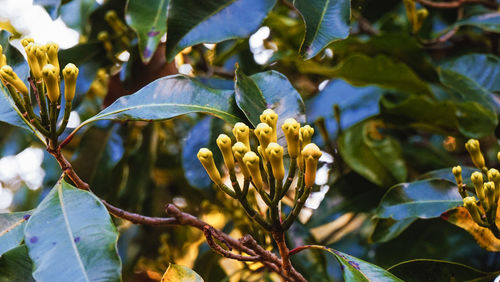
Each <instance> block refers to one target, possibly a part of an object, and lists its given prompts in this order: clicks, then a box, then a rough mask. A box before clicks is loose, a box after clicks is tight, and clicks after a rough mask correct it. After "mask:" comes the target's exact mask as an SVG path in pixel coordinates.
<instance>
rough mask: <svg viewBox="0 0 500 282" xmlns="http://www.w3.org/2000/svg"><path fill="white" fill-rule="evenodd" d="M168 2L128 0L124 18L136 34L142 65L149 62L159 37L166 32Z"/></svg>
mask: <svg viewBox="0 0 500 282" xmlns="http://www.w3.org/2000/svg"><path fill="white" fill-rule="evenodd" d="M168 3H169V0H129V1H128V5H127V8H126V15H125V18H126V20H127V23H128V24H129V25H130V26H131V27H132V28H133V29H134V30H135V31H136V32H137V36H138V37H139V51H140V54H141V59H142V61H143V62H144V63H147V62H149V60H150V59H151V57H152V56H153V54H154V53H155V51H156V47H157V46H158V43H160V39H161V37H162V36H163V35H164V34H165V32H166V31H167V7H168Z"/></svg>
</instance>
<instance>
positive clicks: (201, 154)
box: [197, 148, 222, 186]
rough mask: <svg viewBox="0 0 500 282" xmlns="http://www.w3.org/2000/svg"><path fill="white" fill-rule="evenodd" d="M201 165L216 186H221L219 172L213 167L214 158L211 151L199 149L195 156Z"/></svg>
mask: <svg viewBox="0 0 500 282" xmlns="http://www.w3.org/2000/svg"><path fill="white" fill-rule="evenodd" d="M197 157H198V159H199V160H200V162H201V164H202V165H203V167H204V168H205V170H206V171H207V173H208V176H209V177H210V179H212V181H213V182H214V183H215V184H217V185H219V186H220V185H222V178H221V177H220V173H219V170H218V169H217V167H216V166H215V162H214V157H213V154H212V151H210V150H209V149H207V148H201V149H200V150H199V151H198V155H197Z"/></svg>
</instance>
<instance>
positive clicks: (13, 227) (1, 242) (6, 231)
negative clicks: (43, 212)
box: [0, 211, 32, 255]
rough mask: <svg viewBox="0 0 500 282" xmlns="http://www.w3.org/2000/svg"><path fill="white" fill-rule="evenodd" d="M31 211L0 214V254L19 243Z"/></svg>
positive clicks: (22, 237)
mask: <svg viewBox="0 0 500 282" xmlns="http://www.w3.org/2000/svg"><path fill="white" fill-rule="evenodd" d="M31 212H32V211H26V212H14V213H2V214H0V255H2V254H3V253H5V252H6V251H8V250H10V249H12V248H15V247H17V246H19V244H21V242H22V241H23V239H24V226H25V225H26V221H27V220H28V218H29V217H30V214H31Z"/></svg>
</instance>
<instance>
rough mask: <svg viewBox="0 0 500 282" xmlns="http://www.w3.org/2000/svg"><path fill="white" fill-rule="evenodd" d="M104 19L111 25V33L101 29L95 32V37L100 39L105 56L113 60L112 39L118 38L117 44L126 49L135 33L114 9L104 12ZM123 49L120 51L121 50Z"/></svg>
mask: <svg viewBox="0 0 500 282" xmlns="http://www.w3.org/2000/svg"><path fill="white" fill-rule="evenodd" d="M104 20H105V21H106V23H107V24H108V25H109V26H110V27H111V29H112V31H113V34H111V35H110V34H109V32H108V31H106V30H103V31H101V32H99V33H98V34H97V39H98V40H99V41H101V43H102V46H103V47H104V49H105V50H106V53H107V56H108V57H109V58H110V59H112V60H113V61H115V60H116V58H115V55H114V52H115V50H114V48H113V47H114V44H113V41H115V40H118V43H119V45H120V46H121V47H122V48H123V49H124V50H127V49H129V47H130V41H131V40H132V38H133V37H134V36H135V33H134V31H133V30H131V29H130V28H129V27H128V26H127V25H126V24H125V23H124V22H123V21H122V20H121V19H120V18H119V17H118V15H117V14H116V12H115V11H114V10H109V11H108V12H106V14H105V15H104ZM123 49H122V50H121V51H123ZM121 51H120V52H121Z"/></svg>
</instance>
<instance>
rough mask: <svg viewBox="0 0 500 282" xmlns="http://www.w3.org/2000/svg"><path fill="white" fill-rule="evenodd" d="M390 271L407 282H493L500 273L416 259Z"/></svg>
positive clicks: (447, 262)
mask: <svg viewBox="0 0 500 282" xmlns="http://www.w3.org/2000/svg"><path fill="white" fill-rule="evenodd" d="M388 271H389V272H390V273H392V274H394V275H396V276H397V277H399V278H401V279H403V280H404V281H407V282H417V281H452V280H453V281H469V280H474V281H493V280H494V279H495V277H497V276H498V275H499V274H500V273H499V272H494V273H493V272H489V273H488V272H483V271H480V270H477V269H474V268H472V267H470V266H467V265H464V264H460V263H455V262H450V261H443V260H431V259H416V260H410V261H405V262H402V263H398V264H396V265H394V266H392V267H390V268H389V269H388Z"/></svg>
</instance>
